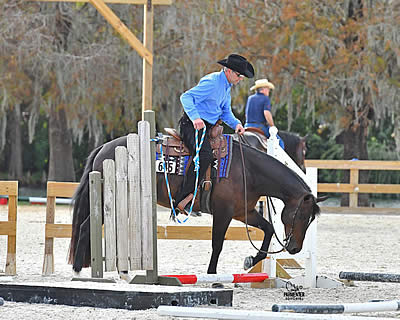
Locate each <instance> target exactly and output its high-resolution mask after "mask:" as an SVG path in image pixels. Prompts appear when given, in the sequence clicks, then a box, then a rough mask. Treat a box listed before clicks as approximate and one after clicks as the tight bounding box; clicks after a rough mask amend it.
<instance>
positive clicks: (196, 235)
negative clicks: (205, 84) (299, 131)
mask: <svg viewBox="0 0 400 320" xmlns="http://www.w3.org/2000/svg"><path fill="white" fill-rule="evenodd" d="M306 166H307V167H316V168H319V169H336V170H340V169H349V170H356V171H357V172H358V171H359V170H400V161H364V160H359V161H347V160H306ZM350 176H351V177H352V176H353V179H355V178H354V177H355V176H358V173H357V174H353V175H350ZM352 181H353V180H352ZM357 181H358V178H357ZM78 185H79V183H74V182H55V181H49V182H48V183H47V207H46V225H45V253H44V261H43V271H42V274H43V275H50V274H52V273H54V255H53V243H54V238H70V237H71V233H72V228H71V224H60V223H54V218H55V214H56V198H57V197H72V196H73V194H74V192H75V189H76V188H77V187H78ZM357 185H358V184H357ZM349 186H352V184H337V183H318V192H348V191H351V192H353V191H354V187H353V189H352V188H351V187H349ZM353 186H355V185H353ZM359 186H361V189H360V190H362V192H364V191H365V190H368V192H370V193H372V191H374V190H375V191H376V192H375V193H400V186H399V185H359ZM367 186H370V187H367ZM382 186H384V187H382ZM393 187H394V188H393ZM371 190H372V191H371ZM386 191H389V192H386ZM393 191H396V192H393ZM358 192H360V191H358ZM354 195H357V193H354ZM351 196H352V194H350V197H351ZM262 200H264V201H265V199H262ZM349 208H350V207H347V208H346V207H345V209H347V210H349ZM322 209H323V212H326V211H327V210H329V211H332V212H342V211H343V210H345V209H343V207H322ZM350 209H351V210H353V212H354V211H356V209H359V210H362V211H361V212H368V211H367V210H369V211H371V210H373V212H374V213H376V212H378V213H379V209H380V208H356V207H351V208H350ZM393 210H396V209H393ZM397 210H398V209H397ZM1 228H3V229H4V228H5V227H1V225H0V230H1ZM249 231H250V235H251V238H252V239H253V240H256V241H258V240H262V238H263V234H262V232H261V231H260V230H258V229H256V228H253V227H250V228H249ZM211 232H212V231H211V227H210V226H185V229H184V230H182V227H181V226H157V236H158V239H176V240H178V239H182V240H210V239H211ZM225 240H244V241H245V240H247V235H246V231H245V229H244V228H243V227H230V228H229V229H228V231H227V234H226V238H225ZM279 261H281V262H282V263H280V265H281V266H285V265H289V266H290V264H291V263H293V262H294V261H293V259H292V260H289V259H278V262H279ZM292 267H293V266H292ZM278 268H279V270H277V271H278V273H279V274H278V275H279V277H284V274H283V273H284V272H285V271H284V269H283V268H280V266H279V265H278ZM260 271H261V270H260V269H256V270H254V272H260Z"/></svg>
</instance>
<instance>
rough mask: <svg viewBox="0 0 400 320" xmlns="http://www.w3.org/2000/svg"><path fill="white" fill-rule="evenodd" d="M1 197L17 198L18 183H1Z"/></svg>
mask: <svg viewBox="0 0 400 320" xmlns="http://www.w3.org/2000/svg"><path fill="white" fill-rule="evenodd" d="M0 195H7V196H17V195H18V181H0Z"/></svg>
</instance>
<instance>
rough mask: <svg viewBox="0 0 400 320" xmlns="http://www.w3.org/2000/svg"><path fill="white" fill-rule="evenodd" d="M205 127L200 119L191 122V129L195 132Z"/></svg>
mask: <svg viewBox="0 0 400 320" xmlns="http://www.w3.org/2000/svg"><path fill="white" fill-rule="evenodd" d="M205 126H206V125H205V124H204V121H203V120H201V119H200V118H198V119H195V120H193V127H194V128H195V129H196V130H200V129H203V128H204V127H205Z"/></svg>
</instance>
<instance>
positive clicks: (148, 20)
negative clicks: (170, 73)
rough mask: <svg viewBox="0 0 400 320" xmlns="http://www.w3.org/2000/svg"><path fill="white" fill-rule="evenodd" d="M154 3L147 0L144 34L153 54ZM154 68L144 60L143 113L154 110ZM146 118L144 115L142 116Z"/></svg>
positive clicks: (149, 49)
mask: <svg viewBox="0 0 400 320" xmlns="http://www.w3.org/2000/svg"><path fill="white" fill-rule="evenodd" d="M153 9H154V7H153V3H152V0H147V4H145V5H144V23H143V24H144V34H143V38H144V39H143V45H144V47H145V48H146V49H147V50H148V51H150V52H151V53H153ZM152 78H153V68H152V65H151V64H150V63H149V62H148V61H146V59H143V90H142V112H143V113H144V111H145V110H151V109H152V103H153V102H152V90H153V86H152V81H153V79H152ZM142 119H145V118H144V114H143V116H142Z"/></svg>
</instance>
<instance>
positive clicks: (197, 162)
mask: <svg viewBox="0 0 400 320" xmlns="http://www.w3.org/2000/svg"><path fill="white" fill-rule="evenodd" d="M198 135H199V130H198V129H196V132H195V141H196V154H195V156H194V158H193V162H194V171H195V172H196V181H195V188H194V193H193V198H192V203H191V205H190V210H189V213H188V216H187V217H186V218H185V219H184V220H183V221H181V220H180V219H179V218H178V217H177V214H176V211H175V207H174V204H173V201H172V195H171V189H170V187H169V182H168V174H167V170H166V166H165V158H164V154H163V151H162V144H161V147H160V151H161V159H163V162H162V164H163V170H164V178H165V183H166V185H167V191H168V197H169V202H170V206H171V208H172V212H173V214H174V218H175V219H176V221H178V222H179V223H185V222H186V221H187V220H188V219H189V217H190V215H191V214H192V210H193V205H194V201H195V199H196V195H197V185H198V181H199V169H200V156H199V153H200V149H201V147H202V145H203V142H204V138H205V136H206V127H204V129H203V134H202V136H201V139H200V143H199V142H198Z"/></svg>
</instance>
